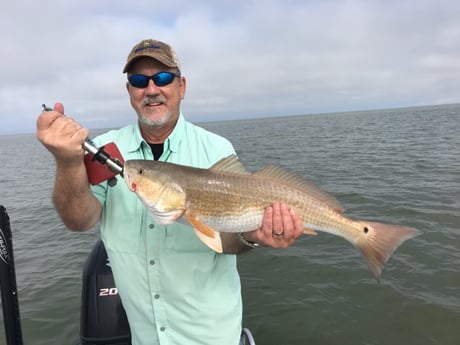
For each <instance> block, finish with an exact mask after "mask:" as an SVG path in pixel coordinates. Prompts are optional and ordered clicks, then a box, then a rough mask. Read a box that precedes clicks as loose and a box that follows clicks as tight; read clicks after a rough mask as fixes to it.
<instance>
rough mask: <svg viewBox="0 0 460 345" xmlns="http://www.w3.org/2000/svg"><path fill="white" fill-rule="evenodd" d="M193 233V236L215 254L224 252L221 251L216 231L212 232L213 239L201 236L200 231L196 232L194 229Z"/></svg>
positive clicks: (220, 243)
mask: <svg viewBox="0 0 460 345" xmlns="http://www.w3.org/2000/svg"><path fill="white" fill-rule="evenodd" d="M193 230H194V231H195V234H196V235H197V236H198V238H199V239H200V240H201V242H203V243H204V244H206V245H207V246H208V247H209V248H211V249H212V250H214V251H215V252H217V253H222V252H223V251H224V250H223V249H222V240H221V238H220V233H218V232H217V231H215V232H214V237H213V238H211V237H208V236H206V235H205V234H203V233H202V232H201V231H200V230H197V229H196V228H193Z"/></svg>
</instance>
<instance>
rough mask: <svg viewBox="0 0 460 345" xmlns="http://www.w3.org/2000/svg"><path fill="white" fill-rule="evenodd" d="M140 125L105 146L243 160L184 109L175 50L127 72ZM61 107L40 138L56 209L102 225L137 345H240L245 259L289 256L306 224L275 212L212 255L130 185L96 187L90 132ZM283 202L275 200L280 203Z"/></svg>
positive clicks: (162, 50) (139, 59) (140, 47)
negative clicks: (52, 175)
mask: <svg viewBox="0 0 460 345" xmlns="http://www.w3.org/2000/svg"><path fill="white" fill-rule="evenodd" d="M123 73H127V76H128V82H127V83H126V88H127V91H128V94H129V97H130V101H131V105H132V107H133V108H134V110H135V111H136V113H137V116H138V121H137V123H135V124H133V125H130V126H127V127H124V128H122V129H120V130H116V131H110V132H108V133H106V134H104V135H102V136H100V137H98V138H96V140H95V142H96V144H97V145H104V144H106V143H108V142H111V141H113V142H115V143H116V145H117V146H118V148H119V149H120V151H121V153H122V155H123V157H124V159H126V160H127V159H159V160H162V161H168V162H173V163H178V164H184V165H190V166H195V167H200V168H209V167H210V166H211V165H213V164H214V163H215V162H217V161H218V160H220V159H221V158H224V157H226V156H228V155H230V154H233V153H234V149H233V147H232V145H231V144H230V142H229V141H228V140H226V139H224V138H222V137H220V136H217V135H216V134H213V133H210V132H208V131H206V130H204V129H202V128H199V127H197V126H194V125H193V124H191V123H189V122H186V120H185V119H184V117H183V115H182V113H181V109H180V103H181V100H182V99H183V98H184V96H185V90H186V80H185V78H184V77H183V76H182V75H181V70H180V65H179V62H178V59H177V57H176V54H175V52H174V50H173V49H172V48H171V47H170V46H169V45H167V44H165V43H163V42H160V41H155V40H143V41H141V42H140V43H138V44H137V45H136V46H134V48H133V49H132V50H131V52H130V54H129V55H128V60H127V62H126V65H125V67H124V69H123ZM63 114H64V107H63V105H62V104H60V103H57V104H56V105H55V106H54V110H53V111H49V112H43V113H42V114H41V115H40V116H39V118H38V120H37V138H38V139H39V140H40V141H41V142H42V143H43V144H44V145H45V146H46V147H47V149H48V150H49V151H50V152H51V153H52V154H53V155H54V157H55V160H56V180H55V186H54V191H53V202H54V205H55V207H56V209H57V211H58V213H59V215H60V217H61V218H62V220H63V222H64V223H65V225H66V226H67V227H68V228H69V229H70V230H73V231H84V230H87V229H89V228H91V227H93V226H94V225H95V224H96V223H97V222H98V220H99V219H100V221H101V225H100V227H101V237H102V240H103V242H104V245H105V247H106V249H107V253H108V256H109V259H110V263H111V267H112V271H113V274H114V279H115V283H116V286H117V288H118V291H119V294H120V297H121V300H122V302H123V306H124V308H125V310H126V314H127V316H128V320H129V323H130V327H131V334H132V343H133V344H134V345H152V344H162V345H168V344H197V345H198V344H210V345H211V344H212V345H215V344H219V345H236V344H238V342H239V337H240V333H241V319H242V305H241V291H240V281H239V276H238V272H237V269H236V256H235V255H228V254H237V253H241V252H244V251H247V250H250V249H251V248H253V247H254V246H255V244H260V245H265V246H271V247H274V248H285V247H287V246H289V245H290V244H292V243H293V242H294V241H295V240H296V239H297V238H298V237H299V236H300V234H301V233H302V230H303V226H302V222H301V220H300V217H299V216H298V215H297V214H296V213H295V212H294V211H291V210H289V209H288V208H287V207H286V205H280V204H278V203H274V204H273V206H272V207H268V208H267V209H266V211H265V215H264V220H263V226H262V228H261V229H259V230H256V231H252V232H248V233H244V237H243V236H239V235H237V234H223V236H222V244H223V249H224V254H217V253H215V252H213V251H212V250H210V249H209V248H208V247H207V246H205V245H204V244H203V243H202V242H201V241H200V240H199V239H198V238H197V237H196V236H195V234H194V232H193V231H192V229H191V228H190V227H189V226H186V225H183V224H179V223H174V224H172V225H168V226H163V225H159V224H156V223H155V222H154V221H153V219H152V218H151V217H150V216H149V214H148V212H147V211H146V209H145V207H144V206H143V205H142V203H141V201H140V200H139V199H138V198H137V196H136V195H135V194H134V193H132V192H130V191H129V190H128V188H127V186H126V184H125V183H121V181H119V183H117V184H116V186H114V187H109V186H108V185H107V183H106V182H105V183H101V184H99V185H97V186H92V187H90V186H89V183H88V178H87V175H86V169H85V166H84V163H83V156H84V151H83V149H82V144H83V142H84V140H85V138H86V137H87V136H88V130H87V129H85V128H82V127H81V126H80V125H79V124H78V123H76V122H75V121H74V120H72V119H71V118H69V117H65V116H64V115H63ZM275 201H276V200H274V202H275Z"/></svg>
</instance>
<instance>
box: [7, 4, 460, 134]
mask: <svg viewBox="0 0 460 345" xmlns="http://www.w3.org/2000/svg"><path fill="white" fill-rule="evenodd" d="M459 18H460V1H458V0H437V1H435V0H379V1H378V0H348V1H347V0H342V1H341V0H221V1H215V0H204V1H200V0H194V1H190V0H169V1H153V0H136V1H125V0H78V1H76V0H67V1H61V0H40V1H36V0H15V1H4V2H2V4H1V5H0V42H1V44H0V62H1V63H0V77H1V81H2V82H1V84H0V119H1V121H0V134H14V133H33V132H35V126H36V118H37V116H38V115H39V113H40V112H41V105H42V104H43V103H46V104H47V105H49V106H52V105H53V104H54V103H55V102H57V101H59V102H62V103H63V104H64V106H65V113H66V115H68V116H71V117H73V118H74V119H76V120H77V121H78V122H79V123H81V124H82V125H83V126H85V127H88V128H90V129H95V128H117V127H120V126H123V125H126V124H129V123H132V122H134V121H135V120H136V114H135V113H134V111H133V110H132V108H131V106H130V104H129V98H128V94H127V91H126V87H125V83H126V75H124V74H123V73H122V69H123V66H124V63H125V61H126V58H127V55H128V53H129V51H130V50H131V48H132V47H133V46H134V45H135V44H136V43H138V42H139V41H141V40H142V39H145V38H154V39H159V40H162V41H165V42H168V43H169V44H171V45H172V46H173V47H174V48H175V50H176V52H177V54H178V57H179V60H180V63H181V66H182V74H183V75H184V76H185V77H186V79H187V92H186V96H185V99H184V101H183V103H182V111H183V113H184V115H185V117H186V118H187V119H188V120H190V121H191V122H203V121H221V120H229V119H244V118H256V117H270V116H284V115H303V114H318V113H329V112H345V111H354V110H367V109H383V108H399V107H409V106H420V105H433V104H448V103H460V92H459V91H460V88H459V86H460V19H459Z"/></svg>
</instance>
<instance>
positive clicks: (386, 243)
mask: <svg viewBox="0 0 460 345" xmlns="http://www.w3.org/2000/svg"><path fill="white" fill-rule="evenodd" d="M360 223H361V224H362V225H363V236H360V237H359V238H358V239H357V240H356V241H355V242H354V243H353V244H354V246H355V247H357V248H358V249H359V250H360V252H361V253H362V254H363V256H364V258H365V259H366V262H367V264H368V265H369V268H370V269H371V271H372V273H373V274H374V277H375V278H376V279H377V281H379V278H380V274H381V272H382V268H383V266H384V265H385V263H386V262H387V261H388V259H389V258H390V256H391V254H393V252H394V251H395V250H396V249H397V248H398V247H399V246H400V245H401V244H402V243H403V242H404V241H406V240H408V239H410V238H412V237H415V236H418V235H420V234H421V232H420V231H419V230H416V229H413V228H409V227H406V226H401V225H389V224H382V223H375V222H367V221H366V222H360Z"/></svg>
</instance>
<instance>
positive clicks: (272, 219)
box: [243, 203, 304, 248]
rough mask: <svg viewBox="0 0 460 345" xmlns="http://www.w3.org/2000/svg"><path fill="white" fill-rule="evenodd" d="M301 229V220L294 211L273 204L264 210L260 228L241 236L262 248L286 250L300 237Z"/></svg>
mask: <svg viewBox="0 0 460 345" xmlns="http://www.w3.org/2000/svg"><path fill="white" fill-rule="evenodd" d="M303 229H304V227H303V223H302V219H301V218H300V216H299V215H298V214H297V213H296V212H295V211H294V210H289V209H288V207H287V206H286V205H285V204H281V203H274V204H273V205H272V206H270V207H267V208H266V209H265V213H264V219H263V221H262V227H261V228H260V229H258V230H255V231H250V232H245V233H244V234H243V236H244V238H245V239H246V240H248V241H250V242H255V243H258V244H260V245H263V246H268V247H273V248H287V247H289V246H290V245H291V244H293V243H294V242H295V241H296V240H297V239H298V238H299V237H300V235H302V233H303Z"/></svg>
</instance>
